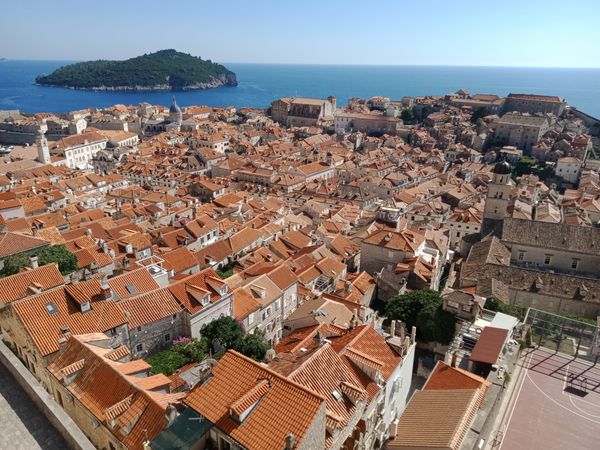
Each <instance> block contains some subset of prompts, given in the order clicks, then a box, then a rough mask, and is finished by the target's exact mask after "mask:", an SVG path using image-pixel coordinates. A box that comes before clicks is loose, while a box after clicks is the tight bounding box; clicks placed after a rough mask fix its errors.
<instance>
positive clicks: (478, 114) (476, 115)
mask: <svg viewBox="0 0 600 450" xmlns="http://www.w3.org/2000/svg"><path fill="white" fill-rule="evenodd" d="M486 115H487V112H486V110H485V108H477V109H476V110H475V111H473V114H471V123H477V121H478V120H479V119H483V118H484V117H485V116H486Z"/></svg>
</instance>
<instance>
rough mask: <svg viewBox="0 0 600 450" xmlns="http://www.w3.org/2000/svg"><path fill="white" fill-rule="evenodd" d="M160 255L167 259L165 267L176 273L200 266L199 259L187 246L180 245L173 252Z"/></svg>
mask: <svg viewBox="0 0 600 450" xmlns="http://www.w3.org/2000/svg"><path fill="white" fill-rule="evenodd" d="M160 257H161V258H162V259H164V260H165V263H164V265H163V267H164V268H165V269H166V270H173V271H175V273H179V272H183V271H184V270H188V269H191V268H193V267H197V266H198V260H197V259H196V258H195V257H194V254H193V253H192V252H191V251H190V250H189V249H188V248H187V247H179V248H177V249H175V250H173V251H172V252H168V253H163V254H162V255H160Z"/></svg>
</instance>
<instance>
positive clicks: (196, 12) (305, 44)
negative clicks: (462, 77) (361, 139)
mask: <svg viewBox="0 0 600 450" xmlns="http://www.w3.org/2000/svg"><path fill="white" fill-rule="evenodd" d="M89 4H93V5H94V7H89V6H87V5H89ZM165 48H174V49H176V50H179V51H184V52H186V53H191V54H193V55H195V56H201V57H202V58H206V59H211V60H213V61H216V62H222V63H227V62H238V63H281V64H290V63H294V64H368V65H372V64H384V65H476V66H513V67H514V66H527V67H600V1H599V0H569V1H565V0H562V1H557V0H501V1H494V2H492V1H486V0H477V1H473V0H429V1H427V0H421V1H419V0H363V1H356V0H319V1H314V0H296V1H291V0H273V1H271V0H269V1H267V0H264V1H263V0H253V1H248V0H245V1H240V0H227V1H216V2H215V1H210V2H208V1H204V0H195V1H193V0H190V1H188V0H178V1H165V0H160V1H157V0H144V1H142V0H119V1H114V0H103V1H99V2H92V3H88V2H86V3H79V2H74V1H66V0H54V1H52V2H48V1H38V0H2V11H1V13H0V57H5V58H10V59H47V60H91V59H100V58H103V59H126V58H129V57H133V56H137V55H140V54H143V53H148V52H151V51H156V50H161V49H165Z"/></svg>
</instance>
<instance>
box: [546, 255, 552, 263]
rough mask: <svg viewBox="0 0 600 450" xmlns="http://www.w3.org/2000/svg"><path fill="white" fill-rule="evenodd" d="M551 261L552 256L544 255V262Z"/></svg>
mask: <svg viewBox="0 0 600 450" xmlns="http://www.w3.org/2000/svg"><path fill="white" fill-rule="evenodd" d="M551 261H552V256H550V255H546V257H545V258H544V264H545V265H549V264H550V262H551Z"/></svg>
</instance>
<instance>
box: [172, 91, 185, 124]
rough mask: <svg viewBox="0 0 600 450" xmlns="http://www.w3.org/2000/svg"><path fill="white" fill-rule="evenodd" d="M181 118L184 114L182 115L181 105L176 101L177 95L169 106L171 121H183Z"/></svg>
mask: <svg viewBox="0 0 600 450" xmlns="http://www.w3.org/2000/svg"><path fill="white" fill-rule="evenodd" d="M181 118H182V116H181V108H180V107H179V105H178V104H177V102H176V101H175V97H173V103H172V104H171V107H170V108H169V120H170V121H171V122H177V123H180V122H181Z"/></svg>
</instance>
